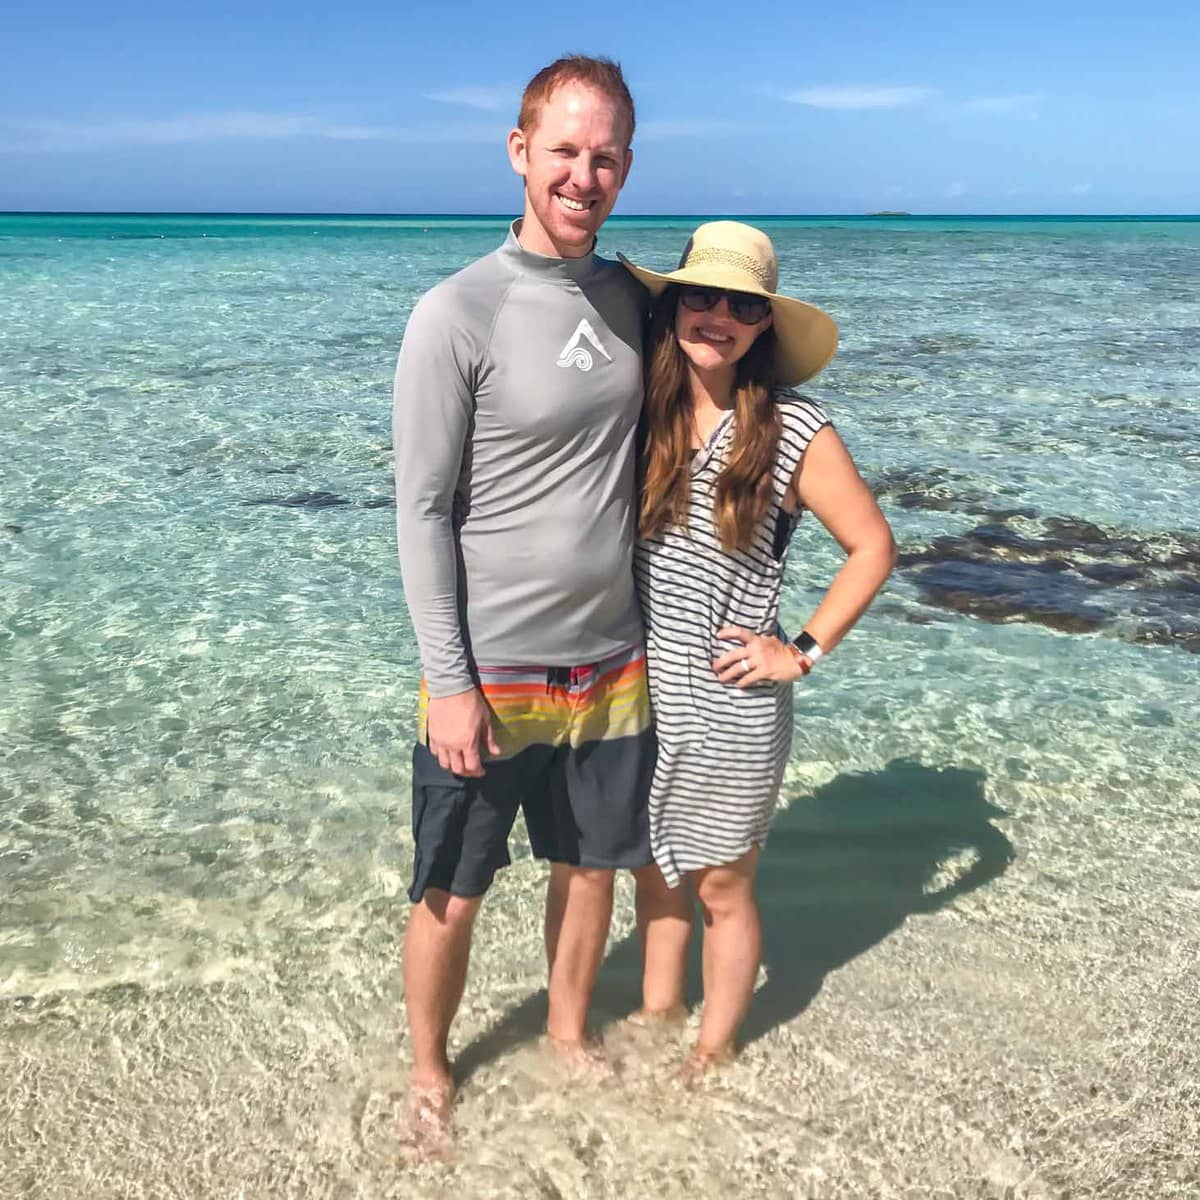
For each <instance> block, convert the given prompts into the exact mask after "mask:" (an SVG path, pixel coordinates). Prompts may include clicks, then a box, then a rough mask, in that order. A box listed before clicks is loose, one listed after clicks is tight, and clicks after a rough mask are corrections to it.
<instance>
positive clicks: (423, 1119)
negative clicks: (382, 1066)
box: [404, 1079, 454, 1162]
mask: <svg viewBox="0 0 1200 1200" xmlns="http://www.w3.org/2000/svg"><path fill="white" fill-rule="evenodd" d="M453 1107H454V1083H453V1081H452V1080H450V1079H442V1080H432V1081H430V1082H428V1083H426V1082H420V1083H419V1082H417V1081H415V1080H414V1081H411V1082H410V1083H409V1085H408V1099H407V1102H406V1105H405V1108H406V1119H405V1128H404V1151H405V1157H406V1158H408V1159H410V1160H411V1161H413V1162H444V1161H445V1160H446V1159H448V1158H449V1157H450V1154H451V1152H452V1151H453V1149H454V1135H453V1133H452V1132H451V1129H450V1111H451V1109H453Z"/></svg>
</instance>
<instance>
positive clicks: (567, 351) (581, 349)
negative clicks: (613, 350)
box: [558, 317, 612, 371]
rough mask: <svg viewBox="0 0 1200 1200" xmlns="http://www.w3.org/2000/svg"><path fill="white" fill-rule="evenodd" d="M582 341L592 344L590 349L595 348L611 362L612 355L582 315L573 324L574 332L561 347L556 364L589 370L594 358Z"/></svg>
mask: <svg viewBox="0 0 1200 1200" xmlns="http://www.w3.org/2000/svg"><path fill="white" fill-rule="evenodd" d="M584 342H590V343H591V344H592V350H597V351H599V352H600V353H601V354H603V355H604V357H605V358H607V359H608V361H609V362H612V355H611V354H609V352H608V351H607V350H605V348H604V346H603V344H602V343H601V341H600V339H599V338H598V337H597V336H596V331H595V330H594V329H593V328H592V325H591V322H590V321H589V320H588V319H587V317H584V318H583V320H582V321H580V322H579V324H578V325H576V326H575V332H574V333H573V334H571V336H570V338H568V339H567V344H566V345H565V346H564V347H563V348H562V353H561V354H559V356H558V365H559V366H560V367H578V368H579V369H580V370H581V371H590V370H591V369H592V366H593V364H594V363H595V361H596V360H595V359H594V358H593V357H592V351H591V350H589V349H588V348H587V346H585V345H584Z"/></svg>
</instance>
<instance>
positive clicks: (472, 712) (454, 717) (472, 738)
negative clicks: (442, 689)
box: [428, 688, 500, 779]
mask: <svg viewBox="0 0 1200 1200" xmlns="http://www.w3.org/2000/svg"><path fill="white" fill-rule="evenodd" d="M428 726H429V749H430V751H431V753H432V754H433V755H434V756H435V757H436V758H437V760H438V763H439V764H440V765H441V767H442V769H443V770H445V771H453V772H454V774H455V775H466V776H469V777H471V778H474V779H478V778H479V777H480V776H481V775H482V774H483V762H482V756H481V754H480V749H479V748H480V746H481V745H483V746H486V747H487V749H488V751H489V752H490V753H492V754H499V753H500V744H499V742H497V741H496V735H495V734H494V733H493V732H492V721H491V713H490V712H489V711H488V706H487V704H486V703H484V699H483V696H482V695H481V694H480V691H479V689H478V688H471V690H470V691H469V692H459V693H458V695H456V696H443V697H442V698H441V699H440V700H434V699H432V698H431V699H430V701H429V714H428Z"/></svg>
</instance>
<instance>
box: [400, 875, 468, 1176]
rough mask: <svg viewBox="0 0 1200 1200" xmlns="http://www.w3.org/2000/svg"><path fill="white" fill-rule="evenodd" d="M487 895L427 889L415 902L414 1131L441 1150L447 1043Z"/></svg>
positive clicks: (447, 1097)
mask: <svg viewBox="0 0 1200 1200" xmlns="http://www.w3.org/2000/svg"><path fill="white" fill-rule="evenodd" d="M482 902H483V897H482V896H469V897H467V896H452V895H451V894H450V893H449V892H446V891H443V890H442V889H440V888H428V889H426V891H425V894H424V896H422V897H421V899H420V901H418V902H417V903H416V904H414V905H413V909H412V913H411V915H410V916H409V920H408V932H407V933H406V934H405V937H404V1003H405V1007H406V1009H407V1010H408V1031H409V1038H410V1040H411V1042H412V1056H413V1065H412V1075H411V1077H410V1080H409V1117H410V1121H411V1126H412V1128H411V1134H412V1137H413V1139H414V1141H415V1142H416V1143H417V1144H418V1148H419V1149H421V1150H423V1151H427V1152H432V1153H436V1152H437V1151H438V1150H439V1149H440V1147H441V1146H442V1145H444V1144H446V1143H448V1141H449V1136H450V1108H451V1105H452V1104H453V1101H454V1076H453V1075H452V1074H451V1071H450V1060H449V1058H448V1056H447V1052H446V1044H447V1041H448V1039H449V1036H450V1025H451V1023H452V1022H453V1021H454V1014H455V1013H456V1012H458V1006H459V1003H460V1002H461V1001H462V996H463V989H464V988H465V987H466V983H467V964H468V962H469V960H470V955H471V931H472V929H473V928H474V925H475V917H476V914H477V913H478V912H479V906H480V904H481V903H482Z"/></svg>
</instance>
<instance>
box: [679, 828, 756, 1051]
mask: <svg viewBox="0 0 1200 1200" xmlns="http://www.w3.org/2000/svg"><path fill="white" fill-rule="evenodd" d="M758 856H759V848H758V847H757V846H755V847H753V848H752V849H750V850H748V851H747V852H746V853H745V854H743V855H742V857H741V858H739V859H738V860H737V861H736V862H732V863H728V864H727V865H725V866H721V867H706V868H704V870H701V871H693V872H691V878H692V880H693V883H694V885H695V888H696V894H697V895H698V896H699V898H700V906H701V913H702V915H703V919H704V958H703V962H704V1018H703V1020H702V1021H701V1023H700V1037H699V1039H698V1040H697V1042H696V1049H695V1052H694V1053H695V1055H696V1056H697V1057H698V1058H701V1059H705V1060H709V1061H718V1060H720V1059H722V1058H726V1057H728V1056H729V1055H730V1054H732V1053H733V1043H734V1038H735V1037H736V1036H737V1031H738V1030H739V1029H740V1028H741V1025H742V1021H743V1020H744V1019H745V1016H746V1011H747V1009H749V1007H750V997H751V996H752V995H753V994H754V984H755V982H756V980H757V979H758V966H759V962H760V961H761V959H762V922H761V920H760V919H759V915H758V903H757V901H756V900H755V898H754V874H755V871H756V870H757V869H758Z"/></svg>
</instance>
